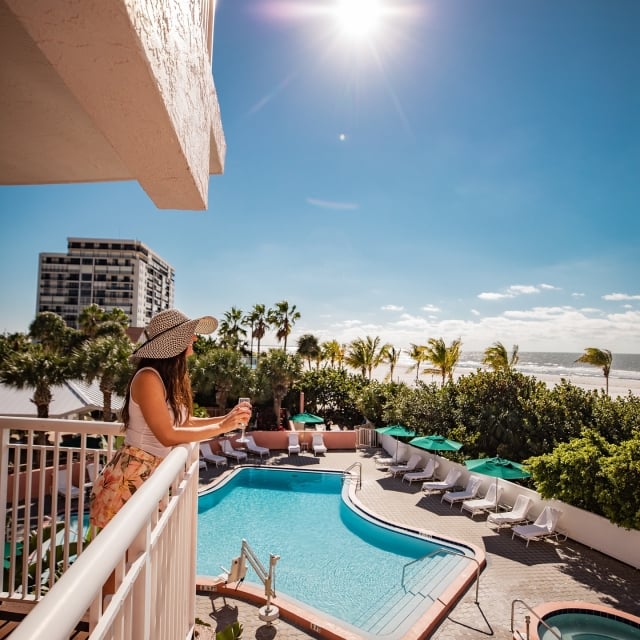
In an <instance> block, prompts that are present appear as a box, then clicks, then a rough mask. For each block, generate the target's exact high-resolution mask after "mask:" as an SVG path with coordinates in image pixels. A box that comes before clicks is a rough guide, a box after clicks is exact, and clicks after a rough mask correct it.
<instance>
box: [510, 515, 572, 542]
mask: <svg viewBox="0 0 640 640" xmlns="http://www.w3.org/2000/svg"><path fill="white" fill-rule="evenodd" d="M560 514H561V511H560V510H559V509H554V508H553V507H545V508H544V509H543V510H542V513H541V514H540V515H539V516H538V517H537V518H536V521H535V522H534V523H533V524H518V525H516V526H515V527H513V529H512V531H513V533H512V534H511V538H512V539H513V538H515V537H516V536H518V537H519V538H522V539H523V540H526V541H527V547H528V546H529V543H530V542H531V541H532V540H541V539H542V538H549V537H551V536H553V537H554V538H555V539H556V540H557V539H558V537H559V536H560V535H561V534H560V532H559V531H557V529H556V527H557V526H558V519H559V518H560ZM565 540H566V536H565Z"/></svg>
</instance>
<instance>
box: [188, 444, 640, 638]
mask: <svg viewBox="0 0 640 640" xmlns="http://www.w3.org/2000/svg"><path fill="white" fill-rule="evenodd" d="M291 459H292V458H289V457H288V456H286V455H285V454H276V455H274V456H272V457H271V458H270V460H269V462H268V464H274V465H278V466H290V465H289V464H288V463H289V461H290V460H291ZM355 461H359V462H361V463H362V488H361V490H360V491H359V492H358V497H359V499H360V500H361V501H362V503H363V504H365V505H366V507H367V508H368V509H370V510H371V511H374V512H375V513H377V514H379V515H380V516H381V517H382V518H384V519H388V520H392V521H394V522H398V523H401V524H406V525H408V526H411V527H418V528H421V529H426V530H429V531H433V532H434V533H439V534H442V535H446V536H449V537H452V538H456V539H458V540H461V541H465V542H468V543H472V544H475V545H477V546H479V547H482V548H484V549H485V551H486V553H487V567H486V568H485V570H484V571H483V572H482V574H481V576H480V589H479V598H478V600H479V603H478V604H475V586H473V587H471V588H470V589H469V590H468V591H467V593H466V594H465V595H464V596H463V597H462V598H461V599H460V601H459V602H458V604H457V605H456V606H455V607H454V608H453V609H452V610H451V612H450V613H449V615H448V616H447V617H446V618H445V620H444V621H443V622H442V623H441V624H440V626H439V627H438V628H437V629H436V631H435V632H434V633H433V634H432V635H431V638H432V639H434V640H486V639H487V638H490V637H494V638H500V639H503V638H504V639H510V638H511V633H510V624H511V603H512V601H513V600H514V599H520V600H524V601H525V602H526V603H527V604H528V605H530V606H531V607H535V606H537V605H539V604H541V603H543V602H550V601H556V600H582V601H585V602H590V603H594V604H602V605H606V606H610V607H613V608H615V609H621V610H623V611H626V612H628V613H631V614H633V615H636V616H640V571H638V570H636V569H634V568H632V567H630V566H629V565H626V564H623V563H621V562H619V561H618V560H614V559H612V558H609V557H608V556H605V555H603V554H601V553H599V552H597V551H593V550H591V549H589V548H587V547H584V546H583V545H581V544H578V543H576V542H574V541H572V540H567V541H565V542H558V543H556V542H554V541H542V542H532V543H531V544H530V545H529V547H528V548H527V547H526V546H525V543H524V542H523V541H522V540H519V539H515V540H512V539H511V534H510V533H508V532H507V531H506V530H503V531H502V532H500V533H499V532H497V531H495V530H493V528H491V527H488V526H487V524H486V522H485V519H484V518H483V517H479V516H476V519H475V520H472V519H471V518H470V517H469V516H468V515H465V514H461V512H460V510H459V509H458V508H456V507H454V508H453V509H450V508H449V506H448V505H446V504H443V503H441V502H440V499H439V498H438V497H435V496H433V497H425V496H424V495H423V494H422V492H421V490H420V483H413V484H412V485H409V484H408V483H406V482H404V483H403V482H402V481H401V480H400V478H391V477H389V475H388V474H387V473H386V472H385V471H382V470H379V469H377V468H376V466H375V463H374V459H373V451H367V452H353V451H350V452H342V451H341V452H329V453H328V454H327V455H326V456H320V457H318V458H316V457H314V456H313V455H312V454H303V455H302V456H300V466H307V467H309V468H312V467H313V468H318V469H346V468H347V467H348V466H349V465H351V464H352V463H353V462H355ZM203 473H204V472H203ZM207 474H210V475H209V476H208V477H205V476H203V477H201V481H203V482H204V483H207V482H209V481H212V480H215V478H216V477H217V476H218V475H219V474H220V472H218V471H215V470H208V471H207ZM226 602H227V607H224V606H223V601H222V598H221V597H216V598H215V599H214V600H213V603H214V604H215V607H216V611H213V606H212V600H211V597H210V596H209V595H198V597H197V617H198V618H200V619H201V620H203V621H206V622H207V623H209V624H211V625H212V627H211V630H214V629H216V628H217V629H218V630H219V629H221V628H223V627H224V626H226V625H227V624H228V623H229V622H232V621H233V620H236V619H237V620H239V621H240V622H241V624H242V625H243V627H244V633H243V636H242V638H243V640H253V639H254V638H255V639H256V640H272V639H273V638H279V639H280V640H289V639H291V640H298V639H304V638H316V637H317V636H315V635H313V634H310V633H308V632H305V631H302V630H300V629H297V628H296V627H294V626H292V625H289V624H288V623H286V622H285V621H283V620H279V621H277V622H276V623H275V624H274V625H273V626H268V625H266V624H264V623H262V622H261V621H260V620H259V619H258V608H257V607H255V606H253V605H249V604H246V603H244V602H242V601H239V600H233V599H231V598H227V599H226ZM516 612H517V613H518V608H516ZM523 616H524V611H523V610H522V609H519V619H518V618H517V620H518V625H517V626H520V625H521V623H522V620H523ZM204 631H205V633H206V632H208V631H209V630H208V629H205V630H204ZM209 637H210V638H214V637H215V636H214V634H211V635H210V636H209ZM200 638H201V640H208V638H207V637H206V635H201V636H200ZM397 640H402V639H401V638H398V639H397Z"/></svg>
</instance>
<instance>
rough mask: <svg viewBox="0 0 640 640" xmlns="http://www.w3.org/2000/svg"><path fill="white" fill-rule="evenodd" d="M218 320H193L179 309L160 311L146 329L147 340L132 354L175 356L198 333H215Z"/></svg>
mask: <svg viewBox="0 0 640 640" xmlns="http://www.w3.org/2000/svg"><path fill="white" fill-rule="evenodd" d="M217 326H218V321H217V320H216V319H215V318H214V317H213V316H202V317H201V318H196V319H195V320H191V319H190V318H187V316H185V315H184V313H182V312H180V311H178V310H177V309H167V310H166V311H160V313H158V314H156V315H155V316H153V318H151V321H150V322H149V324H148V325H147V327H146V329H145V330H144V332H145V334H146V336H147V341H146V342H145V343H144V344H142V345H140V346H139V347H138V348H137V349H136V350H135V351H134V352H133V355H132V356H131V357H132V358H133V359H142V358H173V357H175V356H177V355H178V354H180V353H182V352H183V351H184V350H185V349H186V348H187V347H188V346H189V345H190V344H191V339H192V338H193V336H194V334H196V333H213V332H214V331H215V330H216V327H217Z"/></svg>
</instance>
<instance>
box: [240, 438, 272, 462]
mask: <svg viewBox="0 0 640 640" xmlns="http://www.w3.org/2000/svg"><path fill="white" fill-rule="evenodd" d="M245 440H246V441H247V451H248V452H249V453H253V454H254V455H256V456H260V459H262V456H267V458H268V457H269V456H270V455H271V451H269V448H268V447H261V446H260V445H257V444H256V442H255V440H254V439H253V436H245Z"/></svg>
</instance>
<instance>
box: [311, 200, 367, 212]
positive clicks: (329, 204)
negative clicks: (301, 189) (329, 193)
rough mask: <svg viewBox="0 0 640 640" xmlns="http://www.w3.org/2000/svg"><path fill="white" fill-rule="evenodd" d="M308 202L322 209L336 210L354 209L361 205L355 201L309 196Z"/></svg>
mask: <svg viewBox="0 0 640 640" xmlns="http://www.w3.org/2000/svg"><path fill="white" fill-rule="evenodd" d="M307 203H309V204H310V205H313V206H314V207H320V208H321V209H334V210H336V211H353V210H354V209H358V208H359V206H360V205H358V204H357V203H355V202H335V201H333V200H319V199H318V198H307Z"/></svg>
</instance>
